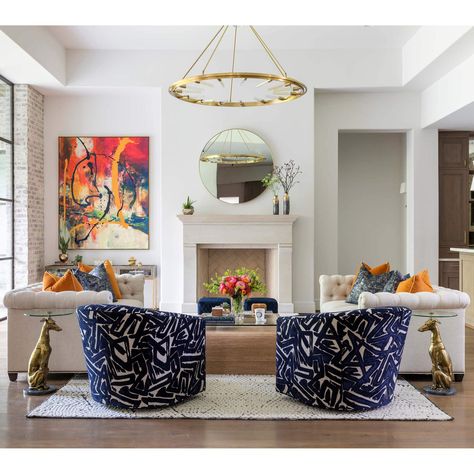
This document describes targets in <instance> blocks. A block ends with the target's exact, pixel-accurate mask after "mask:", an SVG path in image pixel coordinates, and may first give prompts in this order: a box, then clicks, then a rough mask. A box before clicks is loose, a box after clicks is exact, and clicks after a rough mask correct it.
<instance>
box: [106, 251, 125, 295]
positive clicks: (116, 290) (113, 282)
mask: <svg viewBox="0 0 474 474" xmlns="http://www.w3.org/2000/svg"><path fill="white" fill-rule="evenodd" d="M104 267H105V270H106V271H107V275H108V277H109V281H110V284H111V286H112V290H113V292H114V296H115V298H116V299H118V300H119V299H120V298H122V293H121V291H120V288H119V285H118V283H117V279H116V278H115V272H114V267H113V266H112V264H111V263H110V260H105V261H104Z"/></svg>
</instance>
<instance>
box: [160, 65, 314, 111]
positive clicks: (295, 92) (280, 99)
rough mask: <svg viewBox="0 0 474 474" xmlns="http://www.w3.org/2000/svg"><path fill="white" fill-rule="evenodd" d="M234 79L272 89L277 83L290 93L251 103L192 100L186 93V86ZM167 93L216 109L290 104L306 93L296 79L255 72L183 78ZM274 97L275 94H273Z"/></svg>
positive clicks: (210, 74)
mask: <svg viewBox="0 0 474 474" xmlns="http://www.w3.org/2000/svg"><path fill="white" fill-rule="evenodd" d="M234 79H242V80H247V79H260V80H262V81H264V83H265V82H266V83H268V84H270V83H274V84H275V85H276V87H272V89H277V88H278V83H279V84H280V87H286V88H288V87H289V88H290V92H289V93H288V92H285V93H283V94H278V95H277V96H276V97H275V98H269V99H255V100H253V101H242V100H238V101H233V100H230V99H229V100H225V99H223V100H216V99H202V98H194V97H192V96H191V95H190V94H192V91H187V86H188V85H190V84H196V85H197V86H198V85H199V84H201V83H205V82H206V81H214V80H217V81H219V82H221V83H222V84H223V81H224V80H230V81H231V82H232V81H233V80H234ZM168 91H169V93H170V94H171V95H172V96H174V97H176V98H177V99H180V100H183V101H185V102H189V103H192V104H200V105H209V106H214V107H215V106H217V107H255V106H262V105H272V104H279V103H284V102H290V101H292V100H295V99H298V98H299V97H301V96H302V95H304V94H305V93H306V91H307V89H306V86H305V85H304V84H303V83H302V82H300V81H297V80H296V79H293V78H291V77H287V76H283V75H276V74H266V73H257V72H222V73H209V74H200V75H197V76H191V77H184V78H183V79H180V80H179V81H176V82H174V83H173V84H171V85H170V87H169V89H168ZM275 95H276V94H275Z"/></svg>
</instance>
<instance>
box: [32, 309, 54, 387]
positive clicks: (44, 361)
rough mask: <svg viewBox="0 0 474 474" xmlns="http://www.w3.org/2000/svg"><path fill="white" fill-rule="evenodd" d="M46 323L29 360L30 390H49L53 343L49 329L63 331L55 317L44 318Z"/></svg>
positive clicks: (42, 320) (43, 321) (43, 320)
mask: <svg viewBox="0 0 474 474" xmlns="http://www.w3.org/2000/svg"><path fill="white" fill-rule="evenodd" d="M41 322H42V323H44V324H43V327H42V328H41V333H40V337H39V339H38V342H37V343H36V346H35V348H34V350H33V352H32V354H31V357H30V360H29V362H28V385H29V390H30V391H38V392H41V391H45V390H49V387H48V385H47V383H46V382H47V378H48V372H49V368H48V362H49V357H50V355H51V345H50V343H49V331H62V329H61V328H60V327H59V326H58V325H57V324H56V321H55V320H54V319H51V318H50V317H48V318H42V319H41Z"/></svg>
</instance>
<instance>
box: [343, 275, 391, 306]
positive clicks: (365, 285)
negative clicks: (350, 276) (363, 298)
mask: <svg viewBox="0 0 474 474" xmlns="http://www.w3.org/2000/svg"><path fill="white" fill-rule="evenodd" d="M393 273H394V272H386V273H382V274H381V275H372V273H370V271H368V270H367V269H366V268H365V267H361V268H360V271H359V274H358V275H357V278H356V281H355V283H354V286H353V287H352V289H351V292H350V293H349V295H348V296H347V299H346V303H352V304H357V303H358V301H359V295H360V294H361V293H362V292H363V291H368V292H369V293H378V292H379V291H383V289H384V287H385V285H386V284H387V282H388V280H389V279H390V278H392V277H393Z"/></svg>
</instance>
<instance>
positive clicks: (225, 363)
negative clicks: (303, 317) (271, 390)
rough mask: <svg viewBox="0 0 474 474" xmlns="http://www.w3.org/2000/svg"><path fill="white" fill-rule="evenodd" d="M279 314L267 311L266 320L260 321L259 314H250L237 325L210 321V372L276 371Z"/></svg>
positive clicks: (208, 336)
mask: <svg viewBox="0 0 474 474" xmlns="http://www.w3.org/2000/svg"><path fill="white" fill-rule="evenodd" d="M292 314H294V313H292ZM279 316H280V315H279V314H273V313H272V314H271V315H270V314H267V315H266V316H265V317H266V321H265V322H264V323H256V321H255V316H252V315H247V314H246V315H245V316H244V318H243V319H241V320H240V321H236V323H235V324H234V325H219V324H218V323H216V324H213V323H208V324H207V326H206V372H207V373H208V374H239V375H245V374H259V375H266V374H275V355H276V321H277V318H278V317H279ZM282 316H285V315H282Z"/></svg>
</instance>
